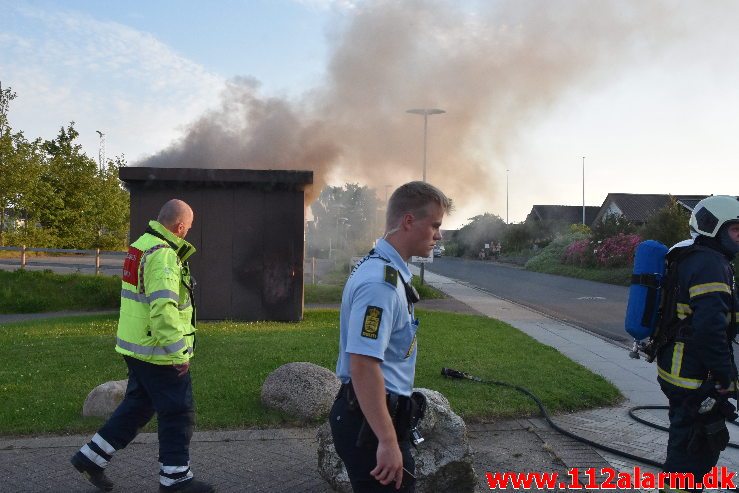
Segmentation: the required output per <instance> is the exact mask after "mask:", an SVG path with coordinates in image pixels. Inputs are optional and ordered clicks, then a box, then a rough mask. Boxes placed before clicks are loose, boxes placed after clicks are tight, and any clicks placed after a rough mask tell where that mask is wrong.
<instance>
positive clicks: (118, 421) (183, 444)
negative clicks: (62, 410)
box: [72, 199, 215, 493]
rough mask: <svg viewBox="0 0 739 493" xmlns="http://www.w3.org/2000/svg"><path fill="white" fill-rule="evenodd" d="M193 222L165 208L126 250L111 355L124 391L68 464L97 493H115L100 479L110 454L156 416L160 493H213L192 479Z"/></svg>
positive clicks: (171, 206)
mask: <svg viewBox="0 0 739 493" xmlns="http://www.w3.org/2000/svg"><path fill="white" fill-rule="evenodd" d="M192 221H193V212H192V209H191V208H190V206H189V205H187V204H186V203H185V202H183V201H181V200H177V199H173V200H170V201H168V202H167V203H166V204H164V206H163V207H162V209H161V210H160V211H159V216H158V217H157V220H156V221H150V222H149V227H148V228H147V230H146V232H145V233H144V234H143V235H142V236H141V237H140V238H139V239H138V240H136V242H134V243H133V244H132V245H131V247H130V248H129V250H128V255H127V256H126V260H125V262H124V266H123V276H122V289H121V311H120V318H119V321H118V332H117V336H116V348H115V350H116V351H117V352H119V353H121V354H122V355H123V359H124V360H125V362H126V365H127V366H128V388H127V389H126V395H125V397H124V399H123V402H121V404H120V405H119V406H118V408H117V409H116V410H115V412H114V413H113V415H112V416H111V417H110V419H109V420H108V421H107V423H105V425H103V427H102V428H100V430H98V432H97V433H96V434H95V435H94V436H93V437H92V439H91V440H90V442H88V443H87V444H86V445H84V446H83V447H82V448H81V449H80V451H79V452H77V453H76V454H75V455H74V456H73V457H72V464H73V465H74V467H75V468H76V469H77V470H78V471H79V472H81V473H82V474H83V475H84V476H85V477H86V478H87V479H88V480H89V481H90V483H92V484H93V485H94V486H96V487H97V488H98V489H101V490H104V491H110V490H112V489H113V482H112V481H111V480H110V479H109V478H108V477H107V475H106V474H105V468H106V467H107V466H108V464H109V462H110V460H111V458H112V455H113V453H114V452H116V451H117V450H120V449H122V448H124V447H125V446H126V445H128V444H129V443H130V442H131V440H133V439H134V437H135V436H136V434H137V433H138V431H139V429H140V428H142V427H143V426H144V425H146V423H148V422H149V420H150V419H151V418H152V416H153V415H154V413H155V412H156V413H157V417H158V433H159V470H160V472H159V491H166V492H187V493H208V492H212V491H215V490H214V489H213V487H212V486H211V485H209V484H207V483H205V482H202V481H199V480H196V479H193V474H192V472H191V471H190V455H189V446H190V438H191V437H192V426H193V422H194V414H195V413H194V402H193V398H192V384H191V380H190V373H189V370H190V358H191V357H192V355H193V349H194V346H195V314H194V306H193V297H192V295H193V293H192V289H193V281H192V279H191V277H190V271H189V267H188V263H187V259H188V258H189V257H190V256H191V255H192V254H193V253H195V249H194V248H193V246H192V245H191V244H190V243H188V242H187V241H185V239H184V238H185V235H187V233H188V231H189V230H190V227H191V226H192Z"/></svg>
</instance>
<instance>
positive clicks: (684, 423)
mask: <svg viewBox="0 0 739 493" xmlns="http://www.w3.org/2000/svg"><path fill="white" fill-rule="evenodd" d="M660 385H661V387H662V392H664V394H665V395H666V396H667V398H668V399H669V401H670V410H669V417H670V431H669V433H670V435H669V438H668V441H667V460H666V461H665V465H664V468H663V469H664V472H681V473H692V474H693V477H694V478H695V481H696V482H697V481H701V482H702V481H703V476H704V475H705V474H706V473H708V472H709V471H710V470H711V468H712V467H714V466H715V465H716V463H717V462H718V457H719V453H720V452H704V453H701V454H692V453H690V452H688V443H689V441H690V436H691V432H692V429H693V425H694V424H695V411H696V410H695V409H691V407H695V406H696V403H695V402H694V401H695V392H696V391H695V390H683V389H679V388H677V387H674V386H672V385H669V384H665V383H663V382H662V381H660ZM692 491H701V490H697V489H696V490H692Z"/></svg>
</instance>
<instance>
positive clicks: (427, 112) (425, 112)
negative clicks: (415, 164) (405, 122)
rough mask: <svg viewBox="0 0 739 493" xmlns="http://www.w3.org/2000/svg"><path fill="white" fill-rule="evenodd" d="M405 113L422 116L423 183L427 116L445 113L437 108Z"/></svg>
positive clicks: (427, 126) (424, 176) (424, 179)
mask: <svg viewBox="0 0 739 493" xmlns="http://www.w3.org/2000/svg"><path fill="white" fill-rule="evenodd" d="M406 113H413V114H414V115H423V181H426V154H427V147H428V145H427V142H428V137H427V136H428V128H429V115H439V114H441V113H446V111H444V110H440V109H438V108H421V109H414V110H408V111H406Z"/></svg>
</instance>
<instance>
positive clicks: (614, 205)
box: [590, 193, 708, 226]
mask: <svg viewBox="0 0 739 493" xmlns="http://www.w3.org/2000/svg"><path fill="white" fill-rule="evenodd" d="M670 197H671V196H670V195H669V194H653V193H652V194H649V193H647V194H642V193H609V194H608V195H607V196H606V199H605V200H604V201H603V205H601V206H600V210H599V211H598V214H597V215H596V216H595V219H594V220H593V222H592V223H590V224H591V225H592V224H595V223H596V222H597V221H602V220H603V219H604V218H605V217H606V216H609V215H612V214H615V215H619V216H623V217H624V218H625V219H626V220H627V221H629V222H630V223H632V224H634V225H636V226H641V225H642V224H644V223H645V222H647V219H648V218H649V216H651V215H652V214H654V213H655V212H657V211H659V210H660V209H662V208H664V207H665V206H666V205H667V204H668V203H669V202H670ZM672 197H674V199H675V200H676V201H677V203H678V204H680V205H681V206H683V207H685V209H687V210H688V211H692V210H693V207H695V205H696V204H697V203H698V202H700V201H701V200H703V199H705V198H706V197H708V195H672Z"/></svg>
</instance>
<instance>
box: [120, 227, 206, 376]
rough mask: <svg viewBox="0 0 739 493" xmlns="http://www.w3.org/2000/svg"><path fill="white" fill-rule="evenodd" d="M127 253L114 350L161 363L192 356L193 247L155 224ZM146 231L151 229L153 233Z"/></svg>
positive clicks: (179, 360) (193, 331)
mask: <svg viewBox="0 0 739 493" xmlns="http://www.w3.org/2000/svg"><path fill="white" fill-rule="evenodd" d="M149 230H151V231H153V232H155V233H156V234H159V235H161V236H162V237H163V238H164V239H162V238H159V237H157V236H156V235H155V234H152V233H151V232H146V233H144V234H143V235H142V236H141V237H140V238H139V239H138V240H136V241H135V242H134V243H133V244H132V245H131V247H130V248H129V250H128V255H127V256H126V260H125V262H124V265H123V276H122V283H121V284H122V288H121V312H120V318H119V319H118V333H117V335H116V347H115V350H116V351H118V352H119V353H121V354H124V355H127V356H131V357H133V358H137V359H140V360H142V361H146V362H149V363H154V364H157V365H171V364H180V363H185V362H186V361H188V360H189V359H190V358H191V357H192V355H193V347H194V344H195V330H196V329H195V314H194V307H193V304H192V299H191V297H192V279H191V277H190V269H189V266H188V264H187V259H188V258H189V257H190V256H191V255H192V254H193V253H195V248H194V247H193V246H192V245H191V244H190V243H188V242H186V241H185V240H183V239H181V238H178V237H177V236H175V235H174V234H172V233H171V232H170V231H169V230H167V228H165V227H164V226H162V225H161V224H160V223H158V222H157V221H150V222H149ZM149 230H147V231H149Z"/></svg>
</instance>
